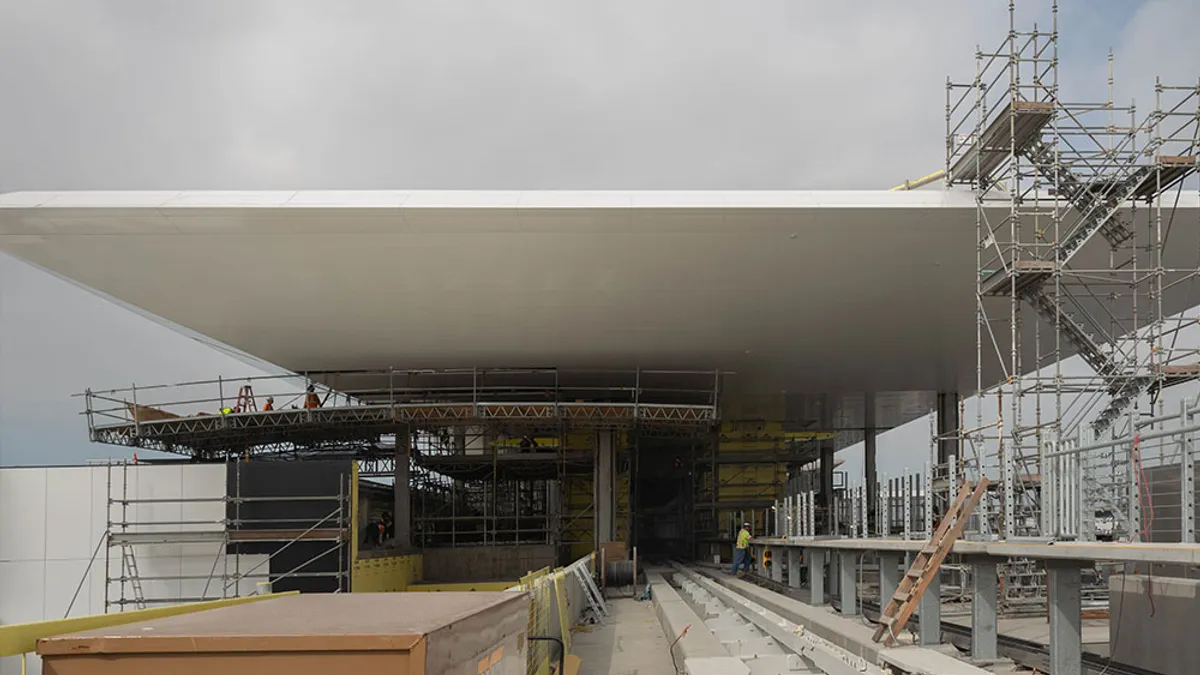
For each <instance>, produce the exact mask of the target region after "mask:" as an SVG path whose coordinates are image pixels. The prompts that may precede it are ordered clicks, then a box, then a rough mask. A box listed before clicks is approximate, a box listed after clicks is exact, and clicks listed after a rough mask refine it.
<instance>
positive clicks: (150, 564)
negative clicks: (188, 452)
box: [0, 464, 264, 675]
mask: <svg viewBox="0 0 1200 675" xmlns="http://www.w3.org/2000/svg"><path fill="white" fill-rule="evenodd" d="M127 472H128V473H124V472H123V471H122V470H121V469H120V468H119V467H114V468H113V470H112V473H111V480H112V488H111V494H113V495H114V496H115V497H118V498H119V497H120V496H121V494H122V490H123V489H124V491H125V495H126V497H127V498H128V499H150V498H153V499H178V498H181V497H221V496H223V495H224V494H225V467H224V466H223V465H202V464H188V465H184V464H177V465H169V466H162V465H160V466H150V465H145V464H142V465H137V466H130V467H128V469H127ZM125 476H128V485H125V481H124V477H125ZM109 478H110V475H109V472H108V469H107V467H104V466H83V467H50V468H46V467H41V468H5V469H0V625H5V624H13V623H26V622H29V621H43V620H49V619H62V618H64V617H65V616H66V613H67V607H68V606H70V604H71V598H72V596H74V595H75V590H76V588H79V589H80V590H79V597H78V598H77V599H76V600H75V604H74V606H73V607H72V608H71V613H70V615H71V616H84V615H87V614H103V613H104V610H105V604H104V586H105V571H104V566H105V556H106V554H108V555H109V556H111V557H110V558H109V560H110V562H111V564H112V566H113V568H114V570H116V571H114V572H112V576H118V575H119V570H120V563H121V554H120V549H117V548H114V549H112V550H111V551H109V550H108V549H107V547H104V546H101V547H100V548H99V550H98V551H97V544H98V543H99V542H100V541H101V539H102V538H103V536H104V533H105V526H106V523H107V520H108V517H109V513H108V512H109V509H108V495H109V494H110V490H109ZM223 516H224V505H223V504H222V503H221V502H219V501H214V502H204V503H196V502H193V503H182V502H175V503H160V504H131V505H130V506H129V507H128V516H127V520H129V521H136V522H148V521H168V520H170V521H181V520H196V521H214V522H216V523H217V524H196V525H187V526H178V525H176V526H171V527H172V528H173V529H175V530H180V529H195V530H213V529H220V528H221V525H220V524H219V521H220V520H221V519H222V518H223ZM112 518H113V520H115V521H119V520H121V515H120V506H119V505H114V506H113V507H112ZM159 529H167V528H166V527H163V528H159ZM93 553H95V554H96V556H95V560H94V561H93V560H92V556H93ZM135 555H136V558H137V564H138V571H139V572H140V576H143V577H150V576H160V577H166V576H175V577H178V576H181V575H194V576H200V577H206V576H207V575H208V574H209V572H210V571H211V570H212V569H213V566H214V563H215V564H216V569H217V572H218V574H219V573H220V572H221V571H222V570H224V569H225V563H226V557H225V553H224V550H223V547H222V546H221V545H220V544H219V543H211V544H207V543H206V544H165V545H155V546H139V547H137V548H136V549H135ZM263 559H264V557H262V556H240V557H238V559H237V560H234V559H233V557H231V558H230V559H229V565H230V569H233V568H235V567H237V566H239V565H240V569H242V570H247V569H249V568H250V567H253V566H254V565H256V564H258V562H259V561H261V560H263ZM81 581H82V587H80V584H81ZM205 584H206V580H205V579H199V580H180V579H174V580H164V581H145V582H143V584H142V586H143V592H144V594H145V597H147V598H177V597H183V596H200V595H201V594H204V593H205ZM254 588H255V586H254V580H245V581H243V582H242V583H241V584H240V585H239V587H238V588H237V592H238V594H241V595H248V594H249V593H251V592H253V591H254ZM112 590H113V593H112V595H113V598H114V599H115V598H116V597H118V596H119V590H118V589H117V584H115V583H114V584H113V587H112ZM232 594H233V592H232V591H231V592H230V595H232ZM127 595H129V596H130V597H132V594H131V593H129V594H127ZM206 595H207V596H208V597H216V598H220V597H221V582H220V580H219V579H218V580H216V581H214V582H213V583H212V584H210V585H209V588H208V591H207V594H206ZM128 608H129V609H134V607H133V606H129V607H128ZM111 611H118V608H117V607H112V608H111ZM30 664H31V670H30V671H29V672H30V673H39V672H41V665H40V662H39V661H38V659H37V657H36V656H31V657H30ZM20 668H21V664H20V657H5V658H0V675H16V674H17V673H20V672H21V670H20Z"/></svg>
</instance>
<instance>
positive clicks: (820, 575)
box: [804, 548, 825, 605]
mask: <svg viewBox="0 0 1200 675" xmlns="http://www.w3.org/2000/svg"><path fill="white" fill-rule="evenodd" d="M804 558H805V560H807V561H808V586H809V588H810V589H811V592H810V594H809V602H811V603H812V604H814V605H823V604H825V549H821V548H810V549H805V551H804Z"/></svg>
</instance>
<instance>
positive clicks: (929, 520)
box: [925, 464, 949, 537]
mask: <svg viewBox="0 0 1200 675" xmlns="http://www.w3.org/2000/svg"><path fill="white" fill-rule="evenodd" d="M930 469H931V467H930V466H929V465H928V464H927V465H925V536H926V537H928V536H931V535H932V534H933V472H932V471H931V470H930ZM947 511H949V509H948V508H947Z"/></svg>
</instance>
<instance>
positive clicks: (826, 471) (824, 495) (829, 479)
mask: <svg viewBox="0 0 1200 675" xmlns="http://www.w3.org/2000/svg"><path fill="white" fill-rule="evenodd" d="M831 399H832V397H831V396H829V395H828V394H826V395H824V396H822V397H821V428H820V431H829V430H830V429H832V428H833V401H832V400H831ZM818 443H819V444H820V447H821V463H820V465H819V468H820V471H821V494H819V495H817V499H818V503H819V504H820V505H821V506H824V507H826V508H829V507H831V506H832V505H833V456H834V453H835V452H836V448H837V446H836V441H818ZM826 527H828V525H827V526H826Z"/></svg>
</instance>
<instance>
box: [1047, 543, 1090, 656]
mask: <svg viewBox="0 0 1200 675" xmlns="http://www.w3.org/2000/svg"><path fill="white" fill-rule="evenodd" d="M1046 576H1047V581H1048V584H1049V586H1050V598H1049V599H1050V672H1052V673H1054V675H1082V673H1083V620H1082V615H1083V606H1082V604H1081V601H1080V597H1079V586H1080V582H1081V574H1080V567H1079V562H1078V561H1071V560H1047V561H1046Z"/></svg>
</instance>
